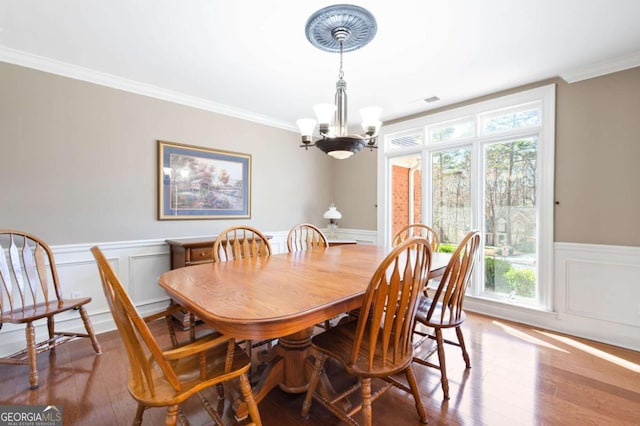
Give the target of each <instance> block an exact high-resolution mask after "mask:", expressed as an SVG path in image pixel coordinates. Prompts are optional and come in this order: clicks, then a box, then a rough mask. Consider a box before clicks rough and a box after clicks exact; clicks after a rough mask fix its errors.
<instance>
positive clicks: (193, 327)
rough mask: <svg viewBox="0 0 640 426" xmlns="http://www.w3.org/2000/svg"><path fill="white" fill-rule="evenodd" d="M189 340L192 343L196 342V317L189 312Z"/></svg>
mask: <svg viewBox="0 0 640 426" xmlns="http://www.w3.org/2000/svg"><path fill="white" fill-rule="evenodd" d="M189 324H191V327H189V339H190V340H191V341H192V342H193V341H194V340H196V316H195V315H193V313H191V312H189Z"/></svg>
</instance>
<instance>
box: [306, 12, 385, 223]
mask: <svg viewBox="0 0 640 426" xmlns="http://www.w3.org/2000/svg"><path fill="white" fill-rule="evenodd" d="M376 30H377V24H376V20H375V18H374V17H373V15H372V14H371V12H369V11H368V10H366V9H364V8H362V7H359V6H354V5H349V4H339V5H334V6H328V7H325V8H323V9H320V10H318V11H317V12H316V13H314V14H313V15H311V17H310V18H309V19H308V20H307V24H306V26H305V32H306V34H307V39H308V40H309V42H310V43H311V44H312V45H314V46H315V47H317V48H318V49H320V50H324V51H327V52H340V70H339V72H338V81H337V82H336V95H335V104H319V105H315V106H314V107H313V110H314V111H315V113H316V116H317V119H318V120H317V123H319V126H318V131H319V133H320V136H321V137H322V138H321V139H319V140H317V141H316V142H313V140H312V135H313V131H314V130H315V127H316V120H314V119H313V118H302V119H300V120H298V121H297V122H296V123H297V125H298V127H299V128H300V133H301V134H302V145H300V147H304V148H305V149H307V150H308V149H309V147H310V146H315V147H317V148H319V149H320V150H322V151H323V152H325V153H326V154H328V155H330V156H332V157H333V158H336V159H338V160H343V159H345V158H349V157H351V156H352V155H353V154H355V153H356V152H358V151H360V150H361V149H362V148H364V147H365V146H366V147H367V148H370V149H371V150H373V148H377V145H376V143H377V135H378V130H379V129H380V126H381V124H382V123H381V122H380V114H381V112H382V110H381V108H378V107H367V108H363V109H361V110H360V115H361V116H362V120H363V121H362V127H363V129H364V134H363V135H349V134H348V129H347V82H346V81H345V80H344V78H343V77H344V72H343V70H342V54H343V53H344V52H351V51H353V50H356V49H359V48H361V47H363V46H364V45H366V44H367V43H369V42H370V41H371V40H372V39H373V37H374V36H375V35H376ZM325 217H326V216H325Z"/></svg>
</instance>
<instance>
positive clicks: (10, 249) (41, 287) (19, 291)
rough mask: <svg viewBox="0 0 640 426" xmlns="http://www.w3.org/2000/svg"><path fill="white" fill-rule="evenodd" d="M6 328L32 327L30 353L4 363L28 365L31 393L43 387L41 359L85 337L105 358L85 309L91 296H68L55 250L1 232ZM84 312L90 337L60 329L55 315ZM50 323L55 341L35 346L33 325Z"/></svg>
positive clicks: (0, 291)
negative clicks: (38, 359) (40, 382)
mask: <svg viewBox="0 0 640 426" xmlns="http://www.w3.org/2000/svg"><path fill="white" fill-rule="evenodd" d="M0 282H1V285H0V326H1V324H2V323H11V324H26V346H27V347H26V349H24V350H22V351H19V352H16V353H15V354H12V355H9V356H7V357H4V358H0V363H4V364H28V365H29V367H30V368H29V383H30V385H31V389H36V388H37V387H38V371H37V365H36V355H37V354H39V353H41V352H43V351H46V350H54V349H55V347H56V346H58V345H61V344H63V343H67V342H70V341H72V340H75V339H76V338H80V337H87V338H89V339H90V340H91V343H92V345H93V349H94V350H95V352H96V353H97V354H100V345H99V343H98V340H97V338H96V336H95V333H94V331H93V327H92V325H91V321H90V319H89V314H88V313H87V310H86V308H85V307H84V305H86V304H87V303H89V302H91V297H82V298H76V299H70V298H65V297H63V292H62V288H61V285H60V280H59V278H58V272H57V269H56V264H55V259H54V256H53V252H52V250H51V248H50V247H49V246H48V245H47V244H46V243H45V242H44V241H43V240H42V239H40V238H38V237H36V236H35V235H32V234H29V233H26V232H22V231H16V230H9V229H4V230H0ZM73 309H76V310H78V312H79V314H80V317H81V319H82V322H83V324H84V327H85V329H86V333H74V332H66V331H65V332H61V331H56V330H55V320H54V316H55V315H57V314H59V313H62V312H66V311H70V310H73ZM45 318H46V319H47V330H48V333H49V339H48V340H44V341H41V342H37V343H36V341H35V339H36V336H35V329H34V325H33V322H34V321H37V320H40V319H45Z"/></svg>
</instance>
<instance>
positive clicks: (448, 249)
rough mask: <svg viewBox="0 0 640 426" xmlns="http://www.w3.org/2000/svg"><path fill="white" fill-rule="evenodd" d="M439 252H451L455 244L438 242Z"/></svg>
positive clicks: (454, 248)
mask: <svg viewBox="0 0 640 426" xmlns="http://www.w3.org/2000/svg"><path fill="white" fill-rule="evenodd" d="M438 251H439V252H440V253H453V252H454V251H456V246H454V245H453V244H440V248H439V249H438Z"/></svg>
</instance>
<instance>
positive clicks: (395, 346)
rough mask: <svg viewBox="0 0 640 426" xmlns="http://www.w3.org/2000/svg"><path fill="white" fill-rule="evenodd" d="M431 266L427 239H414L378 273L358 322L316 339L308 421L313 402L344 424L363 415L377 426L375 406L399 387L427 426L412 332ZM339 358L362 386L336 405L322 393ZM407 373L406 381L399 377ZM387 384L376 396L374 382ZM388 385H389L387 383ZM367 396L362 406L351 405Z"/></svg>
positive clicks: (350, 390)
mask: <svg viewBox="0 0 640 426" xmlns="http://www.w3.org/2000/svg"><path fill="white" fill-rule="evenodd" d="M430 264H431V245H430V243H429V242H428V241H427V240H426V239H425V238H419V237H416V238H409V239H407V240H405V241H403V242H402V243H400V245H398V246H397V247H395V248H394V249H392V251H391V252H390V253H389V254H388V255H387V256H386V257H385V259H384V260H383V261H382V262H381V263H380V265H379V266H378V268H377V270H376V272H375V273H374V274H373V276H372V278H371V280H370V282H369V285H368V287H367V290H366V293H365V295H364V299H363V302H362V305H361V307H360V311H359V316H358V319H357V321H347V322H340V323H338V325H336V326H335V327H332V328H331V329H329V330H327V331H325V332H323V333H321V334H319V335H317V336H314V337H313V338H312V346H313V348H314V349H315V350H316V351H317V353H318V356H317V357H316V363H315V365H314V370H313V374H312V376H311V379H310V381H309V389H308V390H307V395H306V397H305V400H304V402H303V408H302V415H303V416H306V415H308V413H309V410H310V408H311V402H312V400H315V401H318V402H319V403H320V404H322V405H323V406H324V407H326V408H327V409H328V410H329V411H331V412H332V413H334V414H335V415H336V416H337V417H339V418H340V419H341V420H342V421H344V422H345V423H348V424H352V425H357V424H358V423H356V421H355V420H354V418H353V416H354V415H355V414H356V413H358V412H360V411H362V416H363V419H364V424H366V425H371V424H373V423H375V422H373V415H372V410H371V403H372V402H373V401H374V400H376V399H377V398H378V397H380V396H381V395H382V394H383V393H384V392H385V391H386V390H387V389H389V388H390V387H391V386H396V387H398V388H400V389H402V390H404V391H406V392H408V393H410V394H412V396H413V398H414V403H415V407H416V411H417V413H418V416H419V417H420V420H421V421H422V422H423V423H426V422H427V418H426V412H425V409H424V406H423V405H422V402H421V398H420V392H419V389H418V386H417V381H416V378H415V374H414V373H413V369H412V359H413V344H412V333H413V326H414V317H415V314H416V309H417V303H418V300H419V298H420V295H421V293H422V289H423V288H424V286H425V285H426V282H427V280H428V276H429V268H430ZM327 358H334V359H336V360H337V361H338V362H340V364H341V365H342V366H343V367H344V368H345V370H346V372H347V373H349V374H351V375H353V376H356V377H358V383H357V385H355V386H351V387H349V388H348V389H346V390H345V391H343V392H341V393H339V394H338V395H335V396H334V397H333V398H331V400H329V399H327V398H326V397H325V396H324V395H322V394H320V393H319V392H316V388H317V387H318V384H319V383H320V376H321V374H322V371H323V365H324V363H325V361H326V360H327ZM398 373H403V374H404V378H405V380H404V381H399V380H397V379H396V378H395V377H394V376H395V375H396V374H398ZM373 378H380V379H382V380H384V382H383V383H384V386H382V387H379V388H377V389H375V391H373V392H372V388H373V387H372V379H373ZM385 382H386V383H385ZM358 389H360V391H361V395H360V398H361V401H362V402H361V403H358V404H356V403H355V402H354V401H357V400H349V399H348V398H350V397H351V395H352V394H354V392H356V391H357V390H358Z"/></svg>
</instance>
